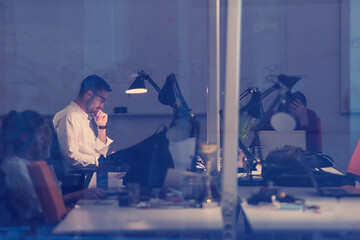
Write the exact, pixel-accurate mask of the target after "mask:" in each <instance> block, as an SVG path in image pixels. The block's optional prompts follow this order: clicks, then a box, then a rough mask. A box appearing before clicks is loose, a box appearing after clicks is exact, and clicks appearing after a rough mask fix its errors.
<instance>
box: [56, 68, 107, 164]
mask: <svg viewBox="0 0 360 240" xmlns="http://www.w3.org/2000/svg"><path fill="white" fill-rule="evenodd" d="M111 91H112V90H111V88H110V86H109V85H108V84H107V82H106V81H105V80H104V79H102V78H101V77H99V76H97V75H91V76H88V77H86V78H85V79H84V80H83V81H82V82H81V86H80V91H79V95H78V97H77V98H76V99H75V100H74V101H72V102H71V103H70V104H69V105H68V106H67V107H66V108H64V109H63V110H61V111H59V112H58V113H56V114H55V116H54V119H53V123H54V127H55V129H56V132H57V134H58V139H59V145H60V149H61V152H62V154H63V155H64V157H65V162H66V166H67V170H68V171H70V170H76V169H93V168H94V167H95V166H97V165H98V158H99V157H100V156H101V155H104V156H106V153H107V151H108V149H109V145H110V144H111V143H112V142H113V141H112V140H111V139H110V138H108V137H107V136H106V124H107V120H108V115H107V114H106V113H104V112H103V111H102V108H103V107H104V102H105V100H106V98H107V96H108V94H109V92H111Z"/></svg>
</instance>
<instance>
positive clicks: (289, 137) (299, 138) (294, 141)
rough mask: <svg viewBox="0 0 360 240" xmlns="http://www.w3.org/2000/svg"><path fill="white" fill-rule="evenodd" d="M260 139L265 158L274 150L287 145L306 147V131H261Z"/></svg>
mask: <svg viewBox="0 0 360 240" xmlns="http://www.w3.org/2000/svg"><path fill="white" fill-rule="evenodd" d="M259 139H260V145H261V147H262V156H263V158H264V159H265V158H266V157H267V155H268V154H269V153H270V152H271V151H272V150H275V149H279V148H282V147H284V146H285V145H288V146H294V147H300V148H302V149H304V150H305V149H306V133H305V131H288V132H281V131H259Z"/></svg>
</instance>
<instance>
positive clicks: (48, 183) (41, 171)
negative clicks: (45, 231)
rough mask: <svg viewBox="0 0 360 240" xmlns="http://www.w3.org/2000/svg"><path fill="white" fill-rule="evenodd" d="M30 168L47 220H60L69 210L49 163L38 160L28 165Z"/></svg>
mask: <svg viewBox="0 0 360 240" xmlns="http://www.w3.org/2000/svg"><path fill="white" fill-rule="evenodd" d="M28 170H29V174H30V177H31V180H32V182H33V185H34V187H35V191H36V194H37V197H38V199H39V202H40V206H41V209H42V211H43V214H44V219H45V222H47V223H54V222H59V221H60V220H61V219H62V217H63V216H64V215H65V213H66V212H67V210H66V207H65V203H64V200H63V197H62V194H61V193H60V190H59V188H58V185H57V184H56V180H55V177H54V175H53V173H52V172H51V170H50V167H49V165H48V164H47V163H46V162H45V161H36V162H32V163H30V164H29V165H28Z"/></svg>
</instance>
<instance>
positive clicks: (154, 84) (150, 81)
mask: <svg viewBox="0 0 360 240" xmlns="http://www.w3.org/2000/svg"><path fill="white" fill-rule="evenodd" d="M144 77H145V79H146V80H148V81H149V83H150V84H151V85H152V86H153V87H154V88H155V90H156V91H157V92H158V93H159V92H160V87H159V86H158V85H157V84H156V83H155V82H154V81H153V80H152V79H151V77H150V76H149V75H147V74H145V76H144Z"/></svg>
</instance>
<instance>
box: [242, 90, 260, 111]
mask: <svg viewBox="0 0 360 240" xmlns="http://www.w3.org/2000/svg"><path fill="white" fill-rule="evenodd" d="M243 112H247V113H248V114H249V115H250V116H251V117H253V118H263V117H264V109H263V106H262V102H261V93H260V92H258V91H255V92H252V96H251V99H250V101H249V102H248V104H246V105H245V106H244V107H242V108H241V109H240V113H243Z"/></svg>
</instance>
